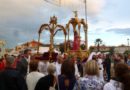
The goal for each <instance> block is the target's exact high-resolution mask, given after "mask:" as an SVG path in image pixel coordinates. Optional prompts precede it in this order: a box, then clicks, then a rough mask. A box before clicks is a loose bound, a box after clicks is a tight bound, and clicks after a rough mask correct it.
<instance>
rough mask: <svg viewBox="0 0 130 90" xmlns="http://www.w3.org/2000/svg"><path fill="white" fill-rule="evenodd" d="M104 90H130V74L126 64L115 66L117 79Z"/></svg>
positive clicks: (112, 80) (111, 81)
mask: <svg viewBox="0 0 130 90" xmlns="http://www.w3.org/2000/svg"><path fill="white" fill-rule="evenodd" d="M103 90H130V72H129V69H128V66H127V65H126V64H124V63H119V64H117V65H116V66H115V77H114V78H113V79H111V80H110V82H109V83H107V84H106V85H105V86H104V89H103Z"/></svg>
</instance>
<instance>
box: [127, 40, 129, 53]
mask: <svg viewBox="0 0 130 90" xmlns="http://www.w3.org/2000/svg"><path fill="white" fill-rule="evenodd" d="M129 40H130V39H129V38H127V42H128V51H129Z"/></svg>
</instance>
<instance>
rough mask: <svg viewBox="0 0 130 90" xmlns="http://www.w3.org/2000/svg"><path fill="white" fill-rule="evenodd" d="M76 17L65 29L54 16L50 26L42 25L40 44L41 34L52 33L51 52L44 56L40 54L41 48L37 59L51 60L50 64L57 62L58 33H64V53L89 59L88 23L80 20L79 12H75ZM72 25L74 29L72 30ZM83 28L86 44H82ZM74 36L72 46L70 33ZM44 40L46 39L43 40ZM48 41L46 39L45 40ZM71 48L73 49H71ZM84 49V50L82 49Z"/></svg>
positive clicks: (45, 53)
mask: <svg viewBox="0 0 130 90" xmlns="http://www.w3.org/2000/svg"><path fill="white" fill-rule="evenodd" d="M74 13H75V17H74V18H71V20H69V22H68V23H67V24H66V26H65V27H64V26H63V25H60V24H57V17H56V16H53V17H50V22H49V24H42V25H41V27H40V29H39V31H38V36H39V37H38V42H40V39H41V33H42V31H44V30H47V31H49V33H50V44H49V51H48V52H44V53H43V54H42V55H41V54H40V53H39V46H38V48H37V56H39V57H36V58H37V59H40V60H49V61H50V62H52V61H55V60H56V57H57V55H58V53H56V52H55V51H54V37H55V36H56V35H57V32H58V31H63V34H64V35H63V36H64V41H63V42H64V44H63V45H64V53H66V54H68V55H70V54H71V55H76V56H77V57H79V58H87V56H88V50H87V47H88V41H87V23H86V22H85V20H84V19H79V18H78V14H77V11H74ZM71 25H72V29H70V27H71ZM81 27H83V31H84V37H85V41H84V44H82V46H81V43H80V41H81V40H80V39H81V33H80V32H81ZM71 30H72V33H73V35H74V40H73V43H72V45H71V44H70V42H69V41H70V32H71ZM43 39H44V38H43ZM45 39H46V38H45ZM67 39H68V40H67ZM70 47H71V48H70ZM81 47H82V49H81Z"/></svg>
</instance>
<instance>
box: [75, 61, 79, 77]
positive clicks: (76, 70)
mask: <svg viewBox="0 0 130 90" xmlns="http://www.w3.org/2000/svg"><path fill="white" fill-rule="evenodd" d="M74 67H75V76H76V77H80V74H79V70H78V66H77V64H76V63H75V65H74Z"/></svg>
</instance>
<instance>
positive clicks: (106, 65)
mask: <svg viewBox="0 0 130 90" xmlns="http://www.w3.org/2000/svg"><path fill="white" fill-rule="evenodd" d="M103 64H104V68H105V71H106V74H107V81H108V82H109V81H110V78H111V58H110V55H109V54H107V55H106V58H105V60H104V62H103Z"/></svg>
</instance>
